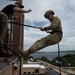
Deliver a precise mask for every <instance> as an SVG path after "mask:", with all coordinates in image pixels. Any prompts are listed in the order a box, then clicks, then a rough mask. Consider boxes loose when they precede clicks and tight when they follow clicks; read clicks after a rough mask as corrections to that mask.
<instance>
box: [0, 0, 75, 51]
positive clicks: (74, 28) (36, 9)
mask: <svg viewBox="0 0 75 75" xmlns="http://www.w3.org/2000/svg"><path fill="white" fill-rule="evenodd" d="M10 3H14V2H13V1H10ZM7 4H9V3H8V2H7V1H5V0H0V6H1V7H0V9H1V8H3V7H4V6H6V5H7ZM23 5H24V6H25V7H24V8H23V9H25V10H28V9H31V10H32V12H30V13H25V14H24V17H25V18H24V24H27V25H31V26H36V27H40V26H48V25H50V22H49V21H48V20H47V19H45V18H44V13H45V12H46V11H47V10H53V11H54V12H55V16H58V17H59V18H60V20H61V23H62V29H63V38H62V41H61V42H60V43H59V44H60V50H61V51H65V50H75V25H74V24H75V0H23ZM47 35H49V34H48V33H46V32H42V31H40V30H39V29H36V28H29V27H24V50H28V49H29V48H30V47H31V46H32V45H33V44H34V43H35V42H36V41H37V40H39V39H41V38H43V37H45V36H47ZM54 51H58V46H57V44H56V45H53V46H49V47H46V48H44V49H41V50H40V52H54Z"/></svg>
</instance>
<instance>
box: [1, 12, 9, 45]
mask: <svg viewBox="0 0 75 75" xmlns="http://www.w3.org/2000/svg"><path fill="white" fill-rule="evenodd" d="M7 31H8V17H7V15H6V14H4V13H2V12H0V43H2V44H6V43H8V38H7Z"/></svg>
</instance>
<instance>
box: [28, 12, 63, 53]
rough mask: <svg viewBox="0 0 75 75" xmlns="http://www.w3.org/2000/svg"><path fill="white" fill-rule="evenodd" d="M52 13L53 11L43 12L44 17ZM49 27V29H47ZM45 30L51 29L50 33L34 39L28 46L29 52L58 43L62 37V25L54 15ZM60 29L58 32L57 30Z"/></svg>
mask: <svg viewBox="0 0 75 75" xmlns="http://www.w3.org/2000/svg"><path fill="white" fill-rule="evenodd" d="M51 13H52V14H54V12H53V11H47V12H46V13H45V17H46V16H48V15H50V14H51ZM48 28H49V29H48ZM46 29H47V30H52V32H53V33H52V34H51V35H48V36H46V37H44V38H42V39H40V40H38V41H36V42H35V43H34V44H33V45H32V46H31V47H30V48H29V50H28V51H29V53H30V54H31V53H34V52H36V51H38V50H40V49H42V48H45V47H47V46H51V45H55V44H58V43H59V42H60V41H61V39H62V33H60V32H62V27H61V21H60V19H59V18H58V17H57V16H54V18H53V20H52V22H51V25H49V26H48V27H46ZM57 31H60V32H57Z"/></svg>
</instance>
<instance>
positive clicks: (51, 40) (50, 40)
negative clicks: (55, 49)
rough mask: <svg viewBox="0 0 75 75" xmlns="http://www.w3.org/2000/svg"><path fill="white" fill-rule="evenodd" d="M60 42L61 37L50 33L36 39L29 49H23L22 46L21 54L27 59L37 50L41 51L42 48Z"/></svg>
mask: <svg viewBox="0 0 75 75" xmlns="http://www.w3.org/2000/svg"><path fill="white" fill-rule="evenodd" d="M59 42H60V38H59V36H58V35H56V34H54V35H48V36H47V37H44V38H42V39H40V40H38V41H36V42H35V43H34V44H33V45H32V46H31V47H30V48H29V49H28V50H27V51H25V52H24V51H23V50H22V49H21V48H18V50H19V51H20V53H21V55H22V56H23V58H24V59H26V58H27V57H28V56H29V55H30V54H32V53H35V52H36V51H39V50H40V49H43V48H45V47H47V46H50V45H54V44H57V43H59Z"/></svg>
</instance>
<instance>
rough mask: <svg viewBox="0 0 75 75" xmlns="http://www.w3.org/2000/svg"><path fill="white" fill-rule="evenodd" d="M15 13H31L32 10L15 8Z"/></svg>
mask: <svg viewBox="0 0 75 75" xmlns="http://www.w3.org/2000/svg"><path fill="white" fill-rule="evenodd" d="M13 11H14V12H19V13H29V12H31V9H28V10H24V9H22V8H18V7H14V8H13Z"/></svg>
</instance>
